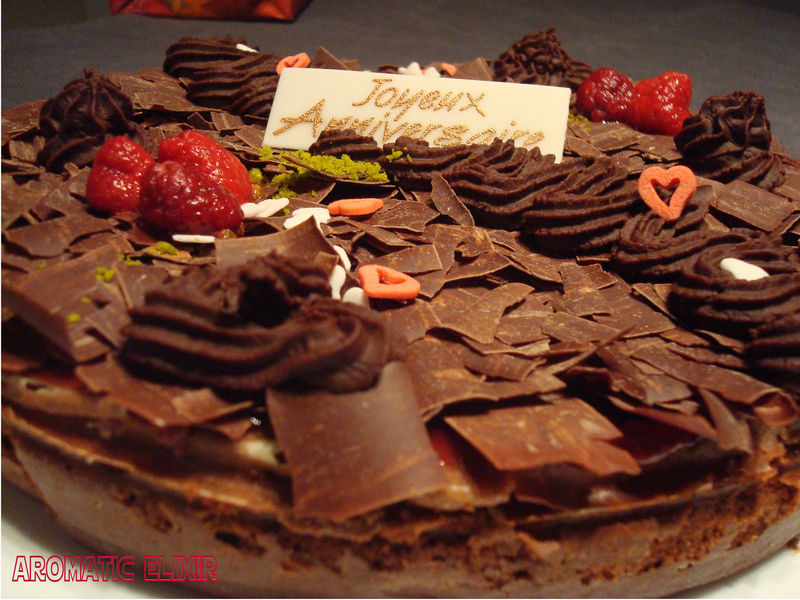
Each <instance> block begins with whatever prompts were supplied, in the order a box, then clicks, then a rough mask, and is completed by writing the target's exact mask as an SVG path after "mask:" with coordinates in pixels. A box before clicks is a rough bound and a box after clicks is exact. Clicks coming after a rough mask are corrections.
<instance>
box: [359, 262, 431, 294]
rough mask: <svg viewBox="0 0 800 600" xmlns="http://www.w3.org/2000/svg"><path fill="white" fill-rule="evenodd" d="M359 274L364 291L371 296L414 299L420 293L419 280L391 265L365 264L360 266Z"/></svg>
mask: <svg viewBox="0 0 800 600" xmlns="http://www.w3.org/2000/svg"><path fill="white" fill-rule="evenodd" d="M357 275H358V280H359V281H360V282H361V287H362V288H363V289H364V293H365V294H366V295H367V296H369V297H370V298H384V299H388V300H412V299H414V298H416V297H417V294H419V290H420V284H419V281H417V280H416V279H414V278H413V277H411V276H410V275H406V274H405V273H401V272H400V271H396V270H394V269H392V268H390V267H384V266H383V265H364V266H362V267H359V269H358V272H357Z"/></svg>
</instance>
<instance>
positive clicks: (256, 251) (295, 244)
mask: <svg viewBox="0 0 800 600" xmlns="http://www.w3.org/2000/svg"><path fill="white" fill-rule="evenodd" d="M214 247H215V248H216V255H217V265H218V266H219V267H220V268H221V269H228V268H230V267H234V266H237V265H241V264H244V263H246V262H247V261H249V260H250V259H252V258H254V257H256V256H264V255H266V254H269V253H270V252H275V253H277V254H279V255H281V256H286V257H291V258H298V259H303V260H308V261H313V260H314V259H315V258H316V257H317V255H318V254H320V253H322V254H329V255H332V256H334V257H337V256H338V255H337V254H336V252H335V251H334V249H333V246H331V244H330V243H329V242H328V240H327V239H326V238H325V236H324V235H322V233H321V232H320V230H319V229H318V228H317V226H316V222H315V220H314V219H306V220H305V221H303V222H301V223H299V224H298V225H297V226H296V227H292V228H291V229H286V230H284V231H280V232H278V233H273V234H270V235H261V236H254V237H241V238H233V239H217V240H215V242H214Z"/></svg>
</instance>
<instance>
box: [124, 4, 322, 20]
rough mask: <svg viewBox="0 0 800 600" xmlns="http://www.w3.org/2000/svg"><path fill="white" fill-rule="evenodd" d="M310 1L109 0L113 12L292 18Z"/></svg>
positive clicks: (218, 17) (240, 18) (194, 17)
mask: <svg viewBox="0 0 800 600" xmlns="http://www.w3.org/2000/svg"><path fill="white" fill-rule="evenodd" d="M308 2H309V0H109V8H110V9H111V14H112V15H116V14H120V13H135V14H139V15H151V16H154V17H183V18H189V19H238V20H261V19H279V20H281V21H291V20H292V19H294V18H295V17H296V16H297V14H298V13H299V12H300V10H301V9H302V8H303V7H304V6H305V5H306V4H308Z"/></svg>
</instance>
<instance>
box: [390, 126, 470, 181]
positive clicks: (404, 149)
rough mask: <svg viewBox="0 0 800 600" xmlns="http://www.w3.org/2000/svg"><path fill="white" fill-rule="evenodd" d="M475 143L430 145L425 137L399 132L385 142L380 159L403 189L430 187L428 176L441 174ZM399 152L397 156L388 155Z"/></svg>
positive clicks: (460, 158) (468, 151)
mask: <svg viewBox="0 0 800 600" xmlns="http://www.w3.org/2000/svg"><path fill="white" fill-rule="evenodd" d="M476 148H477V147H470V146H465V145H463V144H459V145H456V146H435V147H432V146H431V145H430V144H428V142H426V141H424V140H418V139H414V138H410V137H407V136H401V137H399V138H397V140H396V141H394V142H392V143H390V144H384V146H383V151H384V153H385V154H386V155H387V157H386V158H384V159H383V160H381V166H382V167H383V170H384V171H385V172H386V174H387V175H388V176H389V177H390V178H391V179H392V180H393V181H394V182H395V183H397V185H399V186H400V187H402V188H404V189H406V190H429V189H430V187H431V178H432V177H433V176H434V175H441V174H442V173H443V172H444V171H445V170H447V169H448V168H450V167H451V166H453V165H456V164H458V163H459V162H461V161H463V160H465V159H467V158H469V157H471V156H472V154H473V152H475V151H476ZM397 153H400V156H399V157H397V158H390V157H391V156H392V155H395V154H397Z"/></svg>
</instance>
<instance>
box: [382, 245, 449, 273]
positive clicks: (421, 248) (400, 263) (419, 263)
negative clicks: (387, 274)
mask: <svg viewBox="0 0 800 600" xmlns="http://www.w3.org/2000/svg"><path fill="white" fill-rule="evenodd" d="M372 262H373V263H374V264H376V265H383V266H386V267H390V268H392V269H395V270H397V271H401V272H403V273H411V274H417V273H426V272H428V271H437V270H441V268H442V263H441V261H440V260H439V254H438V253H437V252H436V248H435V247H434V246H433V245H431V244H426V245H418V246H410V247H408V248H403V249H402V250H398V251H397V252H391V253H389V254H384V255H383V256H380V257H378V258H376V259H375V260H373V261H372Z"/></svg>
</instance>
